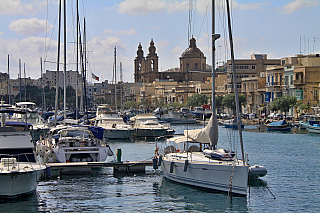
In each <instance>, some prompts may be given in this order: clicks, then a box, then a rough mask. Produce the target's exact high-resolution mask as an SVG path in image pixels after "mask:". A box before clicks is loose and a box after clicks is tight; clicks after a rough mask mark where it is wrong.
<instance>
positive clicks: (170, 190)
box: [153, 178, 248, 212]
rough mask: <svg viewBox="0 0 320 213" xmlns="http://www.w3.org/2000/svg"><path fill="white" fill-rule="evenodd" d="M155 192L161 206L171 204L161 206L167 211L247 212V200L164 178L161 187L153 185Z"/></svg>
mask: <svg viewBox="0 0 320 213" xmlns="http://www.w3.org/2000/svg"><path fill="white" fill-rule="evenodd" d="M153 190H154V191H155V192H157V197H158V198H159V200H160V201H161V204H164V203H170V204H171V205H170V206H161V208H162V209H163V210H166V211H174V212H176V211H183V210H188V211H200V212H210V211H215V212H220V211H223V212H228V211H247V210H248V208H247V198H246V197H235V196H233V197H232V199H230V197H228V195H227V194H225V193H211V192H209V191H204V190H200V189H197V188H193V187H189V186H186V185H182V184H177V183H174V182H172V181H170V180H167V179H166V178H163V179H162V181H161V182H160V184H159V185H157V184H156V183H154V184H153Z"/></svg>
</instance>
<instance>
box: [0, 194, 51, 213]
mask: <svg viewBox="0 0 320 213" xmlns="http://www.w3.org/2000/svg"><path fill="white" fill-rule="evenodd" d="M0 211H1V212H45V211H46V205H45V202H44V201H42V200H41V198H39V196H38V194H37V193H36V192H33V193H30V194H27V195H22V196H19V197H17V198H13V199H5V198H0Z"/></svg>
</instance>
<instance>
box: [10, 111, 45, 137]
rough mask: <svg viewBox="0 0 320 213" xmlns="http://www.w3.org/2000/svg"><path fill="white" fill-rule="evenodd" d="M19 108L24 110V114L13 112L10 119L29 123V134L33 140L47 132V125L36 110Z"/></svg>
mask: <svg viewBox="0 0 320 213" xmlns="http://www.w3.org/2000/svg"><path fill="white" fill-rule="evenodd" d="M21 110H22V111H25V112H26V114H19V113H14V114H13V116H12V117H11V119H10V120H11V121H14V120H16V121H18V122H22V123H28V124H31V125H32V128H31V129H30V134H31V136H32V140H33V141H38V140H40V138H43V137H45V136H46V135H47V134H48V133H49V130H50V128H49V126H48V125H47V124H45V123H44V122H43V120H42V117H41V116H40V115H39V113H38V112H37V111H35V110H31V109H29V108H25V109H21Z"/></svg>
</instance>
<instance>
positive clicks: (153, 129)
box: [130, 114, 171, 137]
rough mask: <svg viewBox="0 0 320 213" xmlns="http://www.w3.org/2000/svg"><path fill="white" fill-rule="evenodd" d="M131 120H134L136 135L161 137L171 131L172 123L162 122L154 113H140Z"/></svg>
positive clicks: (133, 134)
mask: <svg viewBox="0 0 320 213" xmlns="http://www.w3.org/2000/svg"><path fill="white" fill-rule="evenodd" d="M130 121H131V122H133V128H134V132H133V133H132V136H134V137H160V136H163V135H165V134H166V133H167V132H168V130H169V131H170V130H171V129H170V124H169V123H163V124H160V123H159V121H158V119H157V117H155V116H154V115H152V114H138V115H136V116H134V117H132V118H130Z"/></svg>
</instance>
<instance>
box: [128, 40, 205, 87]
mask: <svg viewBox="0 0 320 213" xmlns="http://www.w3.org/2000/svg"><path fill="white" fill-rule="evenodd" d="M179 59H180V69H176V70H177V71H176V70H174V71H163V72H159V66H158V65H159V63H158V62H159V56H158V55H157V53H156V47H155V46H154V42H153V39H151V42H150V46H149V53H148V55H147V56H146V57H144V52H143V50H142V46H141V43H139V46H138V50H137V56H136V58H135V59H134V80H135V83H152V82H153V81H176V82H187V81H201V82H205V81H206V80H207V78H208V77H211V70H207V66H206V57H205V56H204V54H203V52H202V51H201V50H200V49H199V48H198V47H197V45H196V39H195V38H191V39H190V44H189V47H188V48H187V49H186V50H185V51H184V52H183V53H182V54H181V57H180V58H179Z"/></svg>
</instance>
